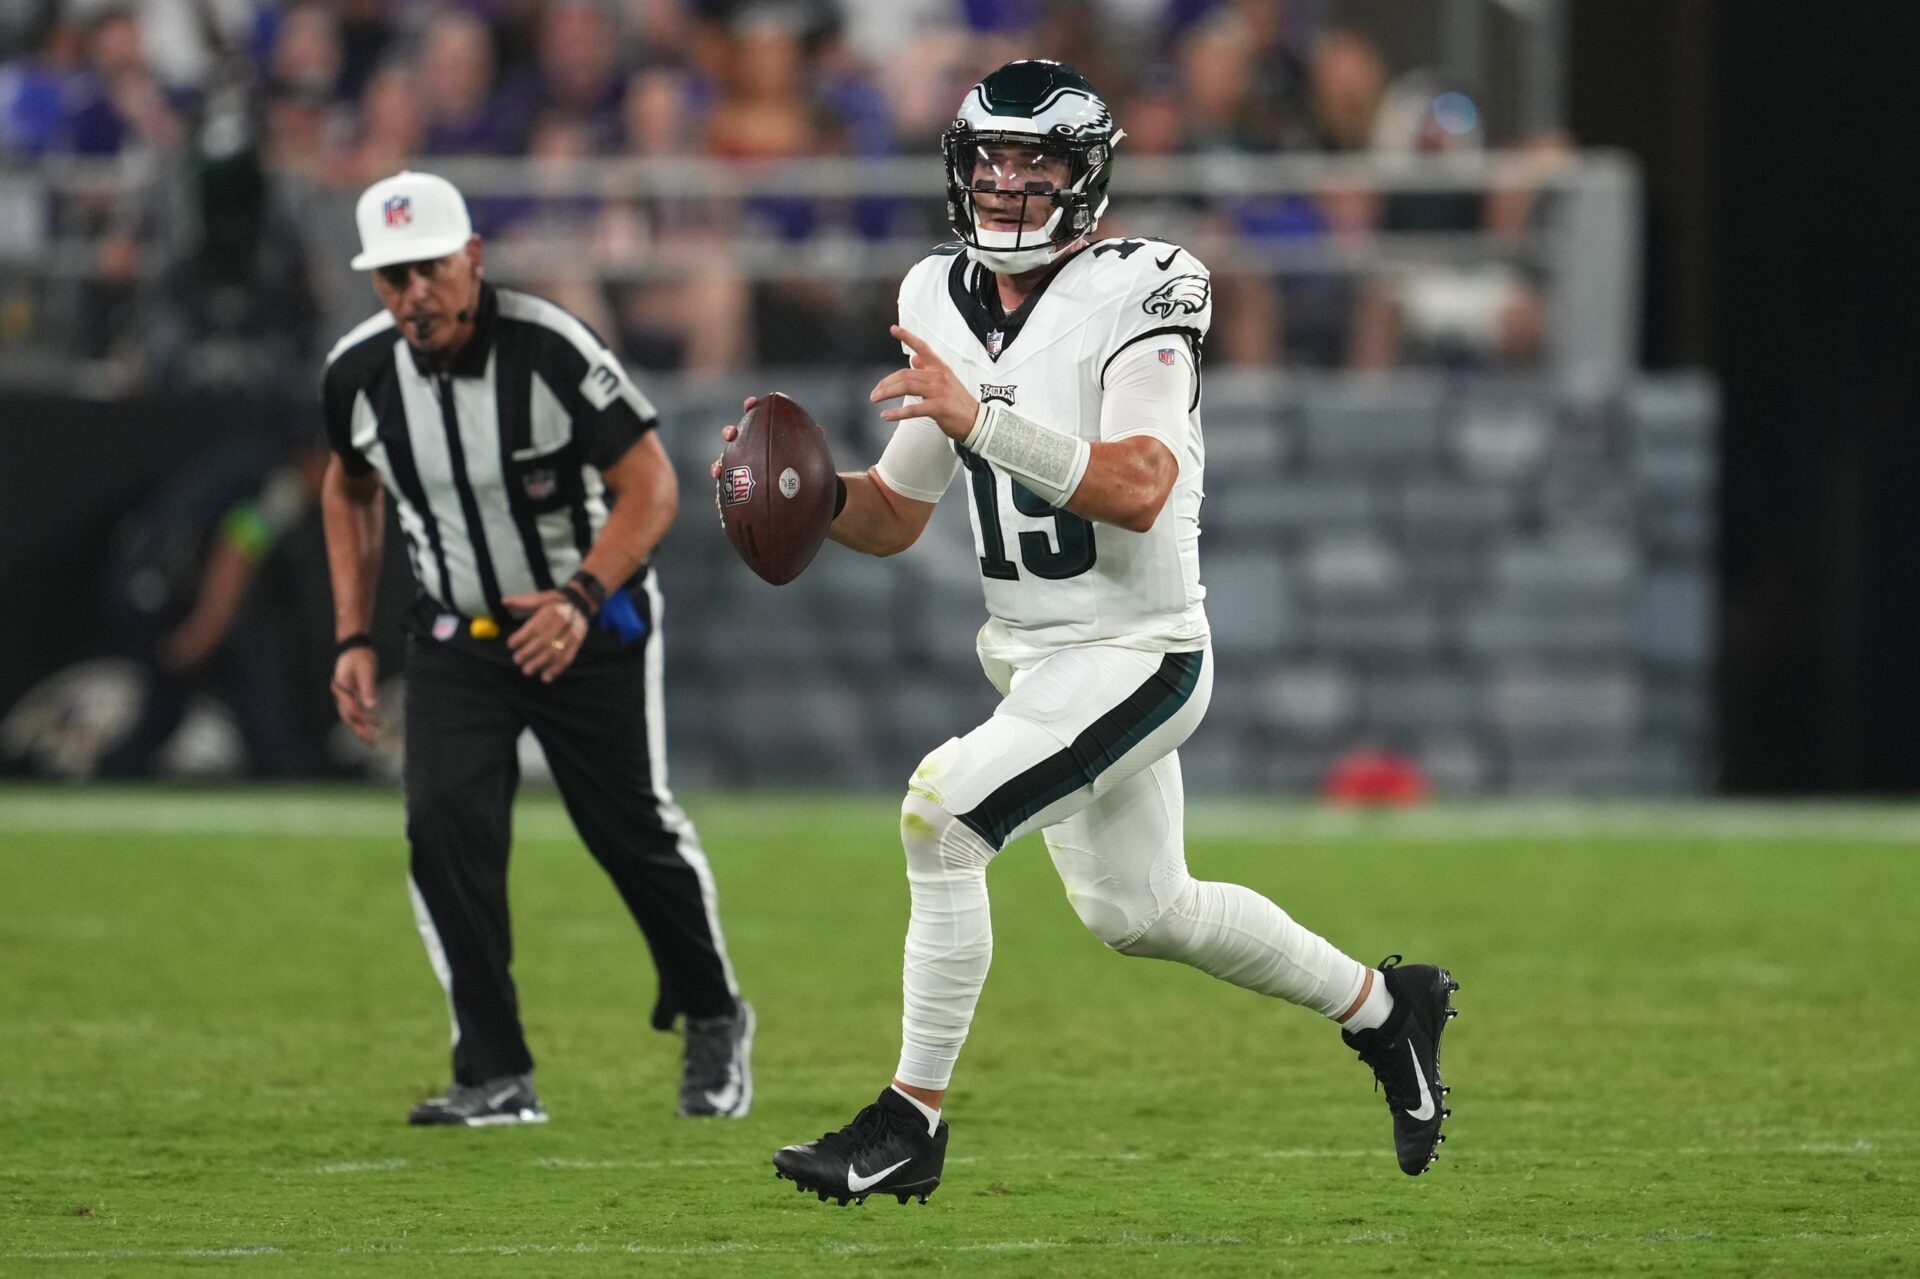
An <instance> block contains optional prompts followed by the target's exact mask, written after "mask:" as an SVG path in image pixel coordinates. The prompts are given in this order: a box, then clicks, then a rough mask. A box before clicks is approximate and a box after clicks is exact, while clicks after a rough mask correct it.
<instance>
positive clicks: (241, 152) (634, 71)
mask: <svg viewBox="0 0 1920 1279" xmlns="http://www.w3.org/2000/svg"><path fill="white" fill-rule="evenodd" d="M1339 16H1340V15H1339V13H1338V11H1337V4H1336V0H1312V2H1309V0H462V2H457V3H456V2H452V0H440V2H433V0H391V2H386V0H283V2H280V3H272V2H270V0H144V2H143V3H140V4H137V5H134V4H124V3H112V2H111V0H65V2H61V0H0V57H4V59H5V61H4V63H3V64H0V157H4V161H5V166H4V167H7V168H12V169H13V170H15V171H19V170H21V169H25V168H31V167H32V166H34V165H36V164H44V163H46V162H47V161H48V160H49V159H51V158H57V157H76V158H81V159H93V160H104V161H117V162H121V163H123V164H135V163H140V164H145V165H147V166H149V167H148V168H147V169H144V170H142V172H146V173H149V174H151V175H153V176H152V180H151V181H148V182H146V183H145V184H144V186H142V187H141V188H140V189H141V191H142V194H141V196H140V198H138V199H133V200H129V199H127V198H124V197H122V198H110V197H108V196H106V195H101V196H99V197H98V198H97V199H95V200H93V201H88V200H85V199H81V200H78V201H77V202H75V205H74V207H72V208H67V209H63V210H62V213H61V217H62V218H64V219H66V222H65V227H66V229H67V230H69V231H71V230H72V229H73V228H74V227H75V226H76V225H77V226H79V227H81V228H82V229H84V231H85V232H86V235H87V238H88V241H89V242H90V243H91V244H93V245H94V246H95V249H94V263H93V266H94V268H95V269H94V270H93V271H92V272H90V273H89V282H88V283H87V285H86V286H85V287H84V288H83V289H81V290H79V291H78V292H77V293H73V294H71V295H70V296H69V301H68V303H67V305H68V306H69V307H70V309H72V310H73V312H74V314H73V315H71V316H69V317H68V318H69V320H70V321H71V323H72V326H73V328H74V330H75V331H76V332H79V333H82V334H84V335H85V336H84V338H83V345H85V346H86V347H88V348H89V349H87V350H86V351H85V352H84V353H85V354H89V355H94V356H110V355H114V354H116V353H122V354H124V353H125V352H127V351H128V350H130V349H137V352H138V355H139V368H140V375H141V377H142V378H143V379H144V381H145V383H146V384H153V385H161V386H164V385H166V384H167V382H168V381H169V379H172V380H175V381H182V380H184V381H186V382H188V383H190V384H191V385H192V386H194V387H198V388H206V387H216V388H217V387H219V386H222V385H239V386H251V387H255V388H270V387H271V386H273V385H274V384H275V383H274V379H276V378H286V379H290V380H291V383H290V384H291V385H292V386H294V387H297V388H299V389H301V390H303V391H304V390H305V389H306V388H307V386H308V384H309V383H310V382H311V373H312V370H311V356H312V353H313V352H315V351H316V350H318V349H320V348H322V347H323V346H324V342H325V340H326V339H327V338H329V337H330V336H331V335H332V331H333V330H336V329H338V328H340V327H343V325H344V324H346V323H350V322H351V321H352V320H353V319H355V318H357V317H358V316H359V315H360V314H364V313H365V312H367V311H370V310H371V309H372V299H371V296H370V295H369V294H368V293H367V291H366V289H365V284H364V281H355V280H353V279H352V278H351V277H350V276H346V275H345V273H344V261H345V258H346V257H347V256H348V255H349V253H350V243H351V242H350V237H351V234H352V226H351V216H350V212H349V210H350V208H351V200H352V196H353V194H354V193H356V192H357V191H358V190H359V189H360V188H361V187H363V186H364V185H365V184H367V183H369V182H371V181H373V180H375V179H377V178H379V177H382V176H384V175H386V174H389V173H392V172H394V171H395V170H397V169H400V168H402V167H408V166H412V167H420V168H432V167H434V165H435V164H436V162H438V161H443V160H445V159H447V158H452V157H525V158H527V159H528V160H529V162H530V163H531V164H532V165H533V167H534V170H535V171H536V172H539V171H542V168H543V166H544V167H545V168H547V169H564V168H565V166H566V165H568V164H569V163H571V162H575V161H578V160H580V159H582V158H586V157H610V158H618V157H640V158H700V157H706V158H712V159H716V160H720V161H727V162H735V163H746V162H755V161H766V160H777V159H792V158H802V157H820V156H834V157H854V158H858V157H877V156H890V155H920V156H927V157H931V156H933V155H934V154H935V144H936V140H937V138H938V136H939V133H940V131H941V129H942V128H944V127H945V125H946V124H947V122H948V121H949V119H950V118H951V116H952V112H953V109H954V105H955V104H956V103H957V102H958V101H959V99H960V97H961V95H962V93H963V92H964V90H965V89H966V87H967V86H968V85H970V84H971V83H973V82H974V81H975V80H976V79H978V78H979V77H980V76H981V75H982V74H983V73H984V72H985V71H987V70H990V69H991V68H993V67H994V66H997V65H999V64H1000V63H1001V62H1004V61H1006V60H1008V59H1010V58H1015V57H1027V56H1047V57H1054V58H1059V59H1062V60H1064V61H1068V62H1071V63H1073V64H1074V65H1076V66H1078V67H1079V68H1080V69H1081V70H1082V71H1083V72H1085V73H1086V74H1087V75H1088V77H1089V78H1090V79H1091V80H1092V81H1093V82H1094V84H1096V85H1097V86H1099V87H1100V89H1101V91H1102V92H1103V93H1104V94H1105V95H1106V96H1107V98H1108V100H1109V101H1110V102H1111V103H1112V105H1113V107H1114V112H1115V115H1116V117H1117V119H1118V120H1119V122H1120V124H1121V126H1122V127H1123V128H1125V129H1126V131H1127V133H1128V139H1127V141H1126V142H1124V143H1123V144H1122V147H1121V150H1120V160H1119V163H1120V164H1121V165H1123V166H1124V165H1125V164H1126V163H1127V161H1128V159H1129V157H1134V156H1146V155H1154V156H1175V155H1192V154H1219V153H1234V154H1246V155H1256V156H1257V155H1272V154H1278V153H1283V152H1296V153H1298V152H1305V153H1319V154H1349V155H1362V154H1368V155H1383V154H1385V155H1399V154H1410V153H1422V152H1440V153H1444V152H1461V151H1475V150H1481V149H1486V148H1488V147H1490V146H1496V145H1497V146H1499V147H1501V148H1504V149H1511V151H1512V153H1513V154H1516V155H1526V156H1528V157H1530V158H1531V162H1533V163H1545V164H1552V163H1557V162H1558V161H1559V159H1560V158H1561V157H1563V156H1565V155H1566V154H1568V153H1569V147H1568V145H1567V143H1566V142H1565V140H1564V139H1561V138H1558V137H1551V136H1549V137H1532V138H1517V137H1493V138H1490V137H1489V136H1488V133H1489V130H1488V127H1487V122H1486V119H1485V113H1484V111H1483V110H1482V109H1481V106H1480V104H1479V102H1478V101H1477V100H1476V97H1475V95H1474V93H1473V87H1472V86H1460V85H1453V84H1449V83H1447V82H1446V81H1445V80H1444V79H1442V78H1441V77H1439V76H1437V75H1435V74H1434V73H1432V72H1430V71H1428V70H1425V69H1421V68H1394V67H1390V66H1389V65H1388V62H1387V59H1386V58H1385V57H1384V56H1383V54H1382V52H1381V50H1380V49H1379V47H1378V46H1377V45H1376V43H1375V41H1374V40H1373V39H1371V38H1370V37H1369V35H1368V33H1367V32H1366V31H1365V30H1363V29H1361V28H1359V27H1355V26H1352V25H1346V24H1343V23H1342V22H1340V21H1338V20H1337V19H1338V18H1339ZM0 172H4V168H0ZM939 195H940V190H939V186H938V177H937V171H935V170H933V169H932V168H931V167H930V169H929V190H928V192H927V196H928V198H927V199H926V200H924V201H904V200H888V199H878V198H875V199H857V198H849V199H848V200H846V201H842V202H840V203H838V204H834V203H832V202H821V201H807V200H800V199H791V198H789V199H770V198H769V199H761V200H757V201H748V202H746V203H745V204H744V205H743V206H741V207H739V208H738V209H734V210H731V211H728V212H726V213H725V214H724V215H722V214H720V213H716V211H715V210H714V209H712V208H710V207H706V206H702V205H700V204H697V203H693V204H683V205H680V206H675V207H668V206H665V205H662V204H661V203H659V202H652V201H643V200H638V199H601V198H588V197H582V196H580V195H578V194H574V193H569V194H567V195H565V196H555V197H550V198H541V197H538V196H535V195H525V194H521V195H515V196H499V197H494V198H483V199H476V200H475V202H474V213H475V218H476V222H477V223H478V229H479V230H480V231H481V232H482V234H483V235H485V236H486V237H487V238H488V240H489V242H490V244H496V245H498V244H505V245H518V246H521V247H523V248H532V249H542V248H544V249H545V250H547V252H545V253H544V255H539V254H536V255H535V257H533V258H531V259H529V260H537V261H539V262H542V263H545V264H549V265H546V266H543V267H542V268H541V271H540V276H541V278H537V279H525V278H522V279H519V280H518V281H517V282H520V283H524V284H526V285H528V286H529V287H534V288H536V289H541V290H543V291H546V292H549V293H551V294H554V295H557V296H558V297H559V298H560V300H562V301H563V302H565V303H567V304H568V305H570V306H572V307H574V308H575V309H576V310H578V311H580V312H582V313H583V314H585V315H586V316H587V317H588V318H589V319H590V320H592V321H593V322H594V323H596V325H598V326H599V327H600V328H601V330H602V332H604V333H607V334H609V335H610V336H612V337H614V339H615V340H616V341H617V342H618V344H619V345H620V346H621V347H622V348H623V349H624V351H625V353H626V354H627V355H628V356H629V358H630V359H631V360H633V362H634V363H635V364H637V365H638V366H640V367H644V368H672V369H685V370H689V371H695V372H718V371H725V370H729V369H736V368H740V367H744V366H747V365H750V364H755V363H758V364H782V363H796V362H808V361H815V360H822V359H865V358H873V359H889V358H891V356H892V351H891V344H890V343H889V342H888V340H887V339H886V337H885V322H886V313H887V311H888V309H889V307H890V305H891V301H892V291H893V290H892V286H891V285H887V286H885V287H880V286H877V285H874V284H871V283H868V284H866V285H853V284H848V283H846V282H844V281H836V280H834V279H832V278H827V277H823V278H817V279H801V280H795V279H792V278H783V279H779V280H769V279H766V278H763V277H761V276H756V275H755V274H754V273H752V272H749V271H744V270H741V269H740V268H739V266H738V264H737V263H736V262H735V260H734V259H735V257H736V256H737V253H736V250H737V249H738V246H739V245H740V244H742V243H744V242H745V241H746V240H747V239H749V238H753V239H758V240H759V241H762V242H767V243H773V244H781V243H796V242H818V241H819V240H821V239H822V238H824V237H831V236H836V235H837V236H843V237H846V238H847V239H849V240H850V241H851V242H853V243H855V244H856V245H857V244H858V243H859V242H860V241H861V240H862V239H875V238H880V237H888V236H906V235H918V236H920V237H921V238H922V239H924V240H925V241H926V242H927V243H932V242H933V241H935V240H938V239H941V238H945V237H944V234H943V230H942V221H943V218H942V213H943V210H942V206H941V204H940V202H939ZM1548 212H1549V210H1548V208H1547V206H1546V205H1545V204H1544V203H1543V202H1542V201H1541V200H1539V199H1537V198H1536V197H1535V196H1534V195H1533V194H1531V193H1530V191H1529V190H1527V189H1525V188H1524V187H1516V188H1515V189H1513V190H1498V189H1495V190H1489V191H1485V192H1469V193H1459V192H1452V193H1445V192H1440V193H1405V192H1401V193H1391V194H1383V193H1381V192H1379V191H1377V190H1372V189H1369V188H1366V187H1364V186H1360V185H1354V186H1349V187H1345V188H1328V189H1322V190H1317V191H1314V192H1311V193H1302V194H1300V195H1296V196H1291V197H1274V198H1267V199H1246V200H1239V201H1235V202H1222V201H1214V200H1208V199H1206V198H1205V197H1204V196H1201V195H1195V194H1190V193H1189V194H1184V195H1182V196H1180V197H1166V198H1163V199H1159V200H1155V201H1136V202H1133V203H1132V204H1128V203H1126V202H1124V201H1117V202H1116V206H1115V210H1114V214H1113V216H1112V218H1111V220H1110V221H1109V222H1108V223H1106V224H1104V225H1103V232H1107V233H1112V234H1125V233H1141V234H1162V235H1167V236H1170V237H1172V238H1179V239H1182V240H1185V241H1187V242H1190V243H1194V244H1195V247H1199V248H1203V249H1204V246H1205V245H1207V244H1215V243H1220V242H1223V240H1237V241H1238V242H1242V243H1254V244H1259V245H1266V246H1282V247H1284V246H1288V245H1306V244H1316V243H1318V244H1326V243H1335V244H1338V243H1351V242H1356V241H1362V240H1365V239H1367V238H1368V237H1372V236H1376V235H1378V234H1379V233H1381V232H1383V231H1385V232H1415V233H1430V234H1432V235H1434V236H1436V237H1444V236H1446V235H1449V234H1472V235H1475V236H1479V237H1484V238H1486V239H1489V240H1491V241H1493V242H1495V243H1501V242H1505V243H1510V244H1511V245H1512V246H1513V249H1514V251H1513V253H1512V254H1511V255H1508V256H1505V257H1502V256H1500V255H1498V254H1495V255H1486V254H1482V255H1480V256H1478V257H1476V258H1474V259H1472V260H1471V261H1466V262H1452V263H1448V264H1436V265H1433V266H1430V267H1426V268H1423V269H1417V270H1407V269H1399V270H1394V271H1373V272H1357V271H1337V270H1328V269H1325V267H1324V266H1316V267H1314V268H1313V269H1302V270H1291V271H1289V270H1285V269H1278V270H1273V271H1254V270H1239V271H1232V270H1229V271H1217V272H1216V280H1217V284H1218V311H1219V318H1218V319H1217V321H1216V326H1215V334H1216V337H1215V341H1214V343H1213V344H1212V346H1211V347H1210V351H1209V353H1210V356H1212V357H1213V358H1216V359H1221V360H1225V361H1231V362H1249V363H1276V362H1277V363H1285V364H1289V365H1296V366H1316V367H1346V368H1356V369H1376V368H1387V367H1394V366H1400V365H1406V364H1442V365H1448V366H1453V365H1471V366H1505V365H1516V364H1526V363H1529V362H1531V361H1534V360H1536V359H1538V358H1539V356H1540V354H1541V352H1542V350H1543V348H1544V344H1545V342H1546V333H1547V328H1548V312H1547V308H1546V306H1545V305H1544V302H1543V297H1542V289H1541V287H1540V285H1541V281H1540V279H1539V277H1538V273H1537V270H1536V269H1535V267H1534V266H1533V265H1531V263H1530V261H1529V258H1528V256H1527V254H1526V253H1525V252H1524V246H1525V241H1526V239H1527V237H1528V236H1529V234H1530V233H1531V232H1532V231H1533V230H1535V229H1536V228H1537V227H1538V226H1539V225H1540V222H1541V219H1542V218H1543V217H1544V216H1546V214H1547V213H1548ZM650 256H651V258H652V259H653V260H656V261H671V262H674V263H677V264H679V265H677V266H675V267H674V268H673V270H672V272H671V278H661V277H660V276H658V275H656V276H655V277H653V278H646V277H645V275H644V273H640V272H628V273H627V274H626V278H624V279H614V280H611V281H610V280H608V279H606V278H604V274H605V273H604V272H603V271H601V270H596V269H595V267H596V266H604V265H605V264H608V263H633V262H644V261H647V260H649V258H650ZM1203 256H1206V254H1205V253H1204V252H1203ZM556 264H557V265H556ZM617 274H618V273H616V275H617ZM4 322H5V309H4V308H0V323H4Z"/></svg>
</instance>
